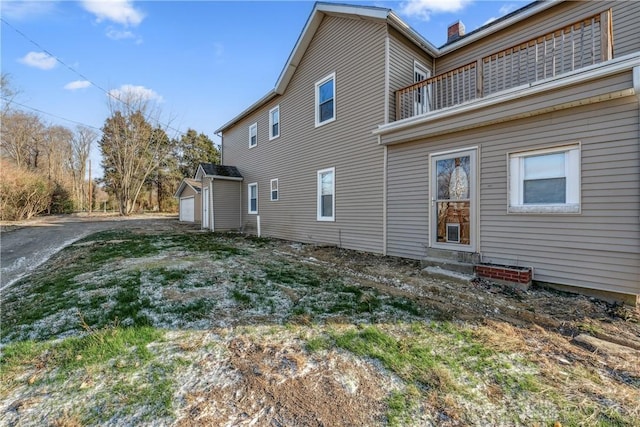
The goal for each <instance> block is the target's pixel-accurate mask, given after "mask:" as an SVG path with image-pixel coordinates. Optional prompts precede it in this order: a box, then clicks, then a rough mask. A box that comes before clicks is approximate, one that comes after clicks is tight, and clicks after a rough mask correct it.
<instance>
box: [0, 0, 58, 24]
mask: <svg viewBox="0 0 640 427" xmlns="http://www.w3.org/2000/svg"><path fill="white" fill-rule="evenodd" d="M55 6H56V2H55V1H33V0H15V1H2V2H0V11H1V12H2V16H5V17H7V18H11V19H15V20H24V19H29V18H32V17H34V16H41V15H46V14H48V13H49V12H51V11H52V10H53V9H54V8H55Z"/></svg>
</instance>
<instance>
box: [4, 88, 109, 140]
mask: <svg viewBox="0 0 640 427" xmlns="http://www.w3.org/2000/svg"><path fill="white" fill-rule="evenodd" d="M0 99H2V100H3V101H7V102H11V103H12V104H16V105H19V106H20V107H22V108H28V109H29V110H32V111H35V112H36V113H40V114H46V115H48V116H51V117H55V118H57V119H60V120H65V121H67V122H70V123H74V124H76V125H81V126H85V127H88V128H91V129H95V130H97V131H100V132H102V129H100V128H97V127H95V126H91V125H88V124H86V123H82V122H78V121H76V120H71V119H67V118H66V117H62V116H59V115H57V114H53V113H49V112H47V111H44V110H41V109H39V108H35V107H31V106H29V105H25V104H21V103H20V102H17V101H14V100H10V99H7V98H5V97H3V96H2V97H0Z"/></svg>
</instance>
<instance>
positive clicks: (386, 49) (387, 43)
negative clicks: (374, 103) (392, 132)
mask: <svg viewBox="0 0 640 427" xmlns="http://www.w3.org/2000/svg"><path fill="white" fill-rule="evenodd" d="M389 54H390V41H389V25H387V34H386V36H385V39H384V122H385V123H389V90H390V82H389V79H390V78H391V77H390V75H389V74H390V58H389Z"/></svg>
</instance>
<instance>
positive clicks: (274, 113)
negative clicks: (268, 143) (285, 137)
mask: <svg viewBox="0 0 640 427" xmlns="http://www.w3.org/2000/svg"><path fill="white" fill-rule="evenodd" d="M279 136H280V106H279V105H276V106H275V107H274V108H272V109H271V110H269V139H275V138H277V137H279Z"/></svg>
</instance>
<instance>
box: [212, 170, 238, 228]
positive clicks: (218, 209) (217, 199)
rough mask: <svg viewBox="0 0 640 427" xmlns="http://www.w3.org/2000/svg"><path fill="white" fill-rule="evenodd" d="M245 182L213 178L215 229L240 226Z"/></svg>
mask: <svg viewBox="0 0 640 427" xmlns="http://www.w3.org/2000/svg"><path fill="white" fill-rule="evenodd" d="M242 185H244V182H239V181H227V180H222V179H214V180H213V209H214V220H215V230H216V231H221V230H236V229H239V228H240V198H241V192H242Z"/></svg>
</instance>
